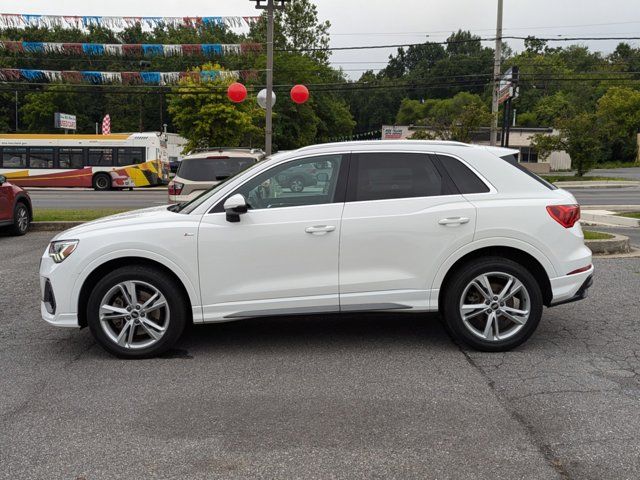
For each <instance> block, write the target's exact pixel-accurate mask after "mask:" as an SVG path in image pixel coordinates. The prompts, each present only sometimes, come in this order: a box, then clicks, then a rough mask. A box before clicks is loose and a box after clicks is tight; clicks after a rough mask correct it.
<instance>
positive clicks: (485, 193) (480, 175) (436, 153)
mask: <svg viewBox="0 0 640 480" xmlns="http://www.w3.org/2000/svg"><path fill="white" fill-rule="evenodd" d="M431 155H432V156H433V157H434V161H435V162H436V164H437V165H439V166H440V168H441V169H442V171H443V172H444V174H446V175H447V177H448V178H449V179H450V180H451V182H452V183H453V184H454V185H455V184H456V182H455V181H454V180H453V178H451V176H450V175H449V172H447V170H446V168H444V167H443V166H442V160H440V158H438V157H451V158H453V159H454V160H458V161H459V162H461V163H462V164H463V165H464V166H465V167H467V168H468V169H469V170H471V172H472V173H473V174H474V175H475V176H476V177H478V179H480V181H481V182H482V183H484V185H485V186H486V187H487V188H488V189H489V191H487V192H476V193H460V195H487V194H495V193H497V189H496V188H495V187H494V186H493V185H492V184H491V183H490V182H489V181H488V180H487V179H486V178H485V177H484V176H483V175H482V174H481V173H480V172H478V170H476V169H475V168H473V165H469V162H465V161H464V160H463V159H462V158H460V157H458V156H456V155H453V154H451V153H448V152H447V153H440V152H434V153H432V154H431ZM456 189H457V186H456Z"/></svg>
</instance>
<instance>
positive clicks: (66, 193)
mask: <svg viewBox="0 0 640 480" xmlns="http://www.w3.org/2000/svg"><path fill="white" fill-rule="evenodd" d="M571 192H572V193H573V194H574V195H575V196H576V198H577V199H578V201H579V202H580V204H582V205H639V206H640V188H638V187H631V188H590V189H583V188H581V189H573V190H571ZM29 194H30V195H31V198H32V200H33V204H34V206H35V207H36V208H77V209H88V208H132V209H133V208H145V207H154V206H157V205H164V204H166V203H168V197H167V191H166V190H165V189H151V190H144V189H141V190H134V191H133V192H130V191H122V192H120V191H118V192H94V191H93V190H82V189H66V190H60V189H58V190H50V189H37V188H32V189H29Z"/></svg>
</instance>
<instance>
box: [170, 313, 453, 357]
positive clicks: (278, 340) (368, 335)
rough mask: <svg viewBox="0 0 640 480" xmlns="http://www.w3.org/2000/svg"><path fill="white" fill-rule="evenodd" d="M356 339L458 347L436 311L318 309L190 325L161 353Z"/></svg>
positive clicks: (317, 344) (314, 345) (348, 343)
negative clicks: (329, 311) (327, 311)
mask: <svg viewBox="0 0 640 480" xmlns="http://www.w3.org/2000/svg"><path fill="white" fill-rule="evenodd" d="M359 344H362V345H369V346H371V345H375V346H376V347H394V346H400V345H402V346H407V345H416V346H421V347H425V346H426V347H439V348H445V349H457V348H458V347H457V346H456V345H455V344H454V343H453V342H452V341H451V339H450V338H449V336H448V335H447V333H446V331H445V329H444V327H443V325H442V323H441V322H440V321H439V318H438V316H437V315H436V314H424V313H420V314H415V313H401V314H399V313H394V314H389V313H362V314H329V315H327V314H318V315H304V316H288V317H260V318H251V319H246V320H239V321H235V322H227V323H217V324H205V325H194V326H191V327H189V328H188V329H187V331H186V332H185V335H184V336H183V338H182V339H181V340H180V341H179V342H178V344H177V345H176V348H175V349H174V350H173V351H170V352H169V353H168V354H167V356H169V357H172V356H173V357H176V358H188V356H191V355H193V354H194V352H196V351H200V352H204V351H207V350H214V349H217V348H225V349H230V348H231V349H232V348H241V349H242V348H248V349H250V348H253V349H256V348H258V349H259V348H269V349H279V348H282V349H295V348H322V347H326V346H331V347H336V346H340V347H351V346H357V345H359Z"/></svg>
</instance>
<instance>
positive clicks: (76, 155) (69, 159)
mask: <svg viewBox="0 0 640 480" xmlns="http://www.w3.org/2000/svg"><path fill="white" fill-rule="evenodd" d="M83 167H84V155H83V150H82V148H60V149H59V150H58V168H75V169H80V168H83Z"/></svg>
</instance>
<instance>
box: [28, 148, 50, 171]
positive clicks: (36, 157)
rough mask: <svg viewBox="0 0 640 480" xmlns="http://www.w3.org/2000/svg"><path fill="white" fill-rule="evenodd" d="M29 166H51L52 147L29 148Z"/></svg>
mask: <svg viewBox="0 0 640 480" xmlns="http://www.w3.org/2000/svg"><path fill="white" fill-rule="evenodd" d="M29 168H53V148H47V147H43V148H30V149H29Z"/></svg>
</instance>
